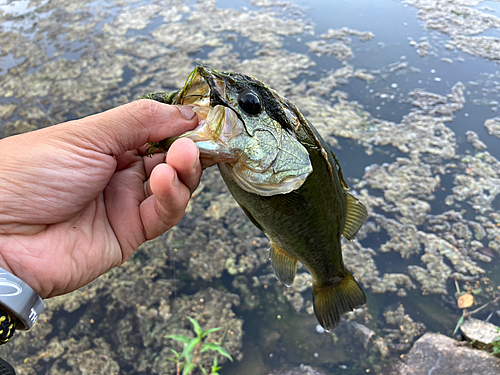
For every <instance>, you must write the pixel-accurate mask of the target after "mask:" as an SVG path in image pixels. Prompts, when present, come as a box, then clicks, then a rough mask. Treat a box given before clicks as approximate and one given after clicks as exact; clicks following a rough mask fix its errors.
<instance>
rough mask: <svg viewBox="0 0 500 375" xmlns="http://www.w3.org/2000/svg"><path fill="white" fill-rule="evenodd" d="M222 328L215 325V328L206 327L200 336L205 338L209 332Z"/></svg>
mask: <svg viewBox="0 0 500 375" xmlns="http://www.w3.org/2000/svg"><path fill="white" fill-rule="evenodd" d="M221 329H222V327H217V328H210V329H207V330H206V331H205V332H203V333H202V334H201V338H205V337H207V336H208V335H209V334H211V333H212V332H217V331H220V330H221Z"/></svg>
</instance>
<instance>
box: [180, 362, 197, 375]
mask: <svg viewBox="0 0 500 375" xmlns="http://www.w3.org/2000/svg"><path fill="white" fill-rule="evenodd" d="M195 367H196V365H195V364H194V363H188V364H187V365H186V367H184V370H182V375H189V374H191V373H192V372H193V370H194V369H195Z"/></svg>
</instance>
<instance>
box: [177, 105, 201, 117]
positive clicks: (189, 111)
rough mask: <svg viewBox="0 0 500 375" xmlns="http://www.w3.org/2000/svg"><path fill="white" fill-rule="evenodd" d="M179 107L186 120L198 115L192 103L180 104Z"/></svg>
mask: <svg viewBox="0 0 500 375" xmlns="http://www.w3.org/2000/svg"><path fill="white" fill-rule="evenodd" d="M177 108H179V111H181V113H182V117H184V118H185V119H186V120H191V119H192V118H193V117H194V116H195V115H196V113H194V112H193V108H192V107H191V106H190V105H178V106H177Z"/></svg>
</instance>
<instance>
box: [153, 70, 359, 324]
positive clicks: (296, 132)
mask: <svg viewBox="0 0 500 375" xmlns="http://www.w3.org/2000/svg"><path fill="white" fill-rule="evenodd" d="M145 97H146V98H149V99H154V100H158V101H161V102H164V103H168V104H179V105H181V104H182V105H191V106H192V107H193V110H194V111H195V112H196V113H197V114H198V117H199V119H200V122H199V126H198V127H197V128H196V129H195V130H193V131H190V132H188V133H185V134H183V135H181V137H189V138H190V139H192V140H193V141H194V142H195V143H196V145H197V146H198V148H199V150H200V154H201V156H203V157H205V158H211V159H213V160H214V161H215V162H217V165H218V167H219V170H220V173H221V175H222V178H223V179H224V181H225V183H226V185H227V187H228V188H229V191H230V192H231V194H232V195H233V197H234V198H235V199H236V201H237V202H238V203H239V205H240V206H241V208H242V209H243V211H244V212H245V214H246V215H247V216H248V218H249V219H250V220H251V221H252V223H253V224H255V226H257V228H259V229H260V230H262V231H263V232H264V233H265V234H266V236H267V237H268V238H269V240H270V242H271V249H270V259H271V263H272V266H273V268H274V271H275V274H276V277H277V278H278V279H279V280H280V281H281V282H282V283H284V284H285V285H287V286H290V285H291V284H292V283H293V280H294V278H295V274H296V272H297V261H300V262H301V263H302V264H303V265H304V266H305V267H306V268H307V269H308V271H309V272H310V273H311V276H312V280H313V305H314V312H315V314H316V317H317V319H318V321H319V323H320V324H321V325H322V326H323V328H325V329H326V330H331V329H333V328H335V327H336V326H337V325H338V323H339V321H340V317H341V315H342V314H344V313H346V312H349V311H352V310H353V309H355V308H356V307H358V306H360V305H362V304H364V303H365V302H366V297H365V294H364V293H363V290H362V289H361V288H360V286H359V285H358V283H357V282H356V281H355V279H354V278H353V276H352V274H351V273H350V272H349V271H348V270H347V269H346V267H345V265H344V261H343V259H342V250H341V235H344V237H345V238H347V239H349V240H352V239H353V238H354V237H355V235H356V233H357V232H358V230H359V228H360V227H361V226H362V225H363V224H364V222H365V220H366V217H367V213H366V209H365V207H364V206H363V205H362V204H361V203H360V202H359V201H358V200H357V199H356V198H355V197H354V196H353V195H351V194H350V193H348V191H347V190H348V187H347V184H346V183H345V181H344V178H343V176H342V171H341V168H340V165H339V162H338V160H337V157H336V156H335V154H334V153H333V152H332V151H331V150H330V148H329V146H328V145H327V143H326V142H325V141H324V140H323V138H321V136H320V135H319V134H318V132H317V131H316V130H315V129H314V127H313V126H312V125H311V124H310V123H309V122H308V121H307V120H306V119H305V118H304V116H303V115H302V114H301V112H300V111H299V110H298V108H297V107H296V106H295V105H293V104H292V103H291V102H290V101H289V100H288V99H286V98H285V97H283V96H281V95H279V94H278V93H277V92H276V91H274V90H272V89H270V88H268V87H267V86H266V85H265V84H264V83H263V82H261V81H259V80H257V79H256V78H254V77H251V76H247V75H244V74H239V73H227V72H218V71H216V70H213V69H211V68H209V67H207V66H199V67H197V68H196V69H195V70H194V71H193V72H192V73H191V74H190V76H189V77H188V79H187V81H186V84H185V86H184V88H183V89H182V90H180V91H178V92H175V93H173V94H170V95H167V94H165V93H158V94H150V95H146V96H145ZM177 138H178V137H177ZM175 139H176V138H169V139H166V140H164V141H162V142H160V143H157V144H154V145H153V146H154V147H156V148H158V149H160V150H163V151H166V150H167V149H168V147H169V145H170V144H171V143H173V141H174V140H175Z"/></svg>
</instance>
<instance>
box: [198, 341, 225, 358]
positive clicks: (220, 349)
mask: <svg viewBox="0 0 500 375" xmlns="http://www.w3.org/2000/svg"><path fill="white" fill-rule="evenodd" d="M207 350H213V351H214V352H219V353H220V354H222V355H223V356H224V357H226V358H229V360H230V361H231V362H233V358H232V357H231V355H230V354H229V353H228V352H227V350H226V349H224V348H223V347H222V346H220V345H219V344H217V343H215V342H209V343H207V344H203V346H202V347H201V352H202V353H203V352H206V351H207Z"/></svg>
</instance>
